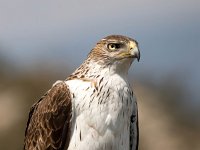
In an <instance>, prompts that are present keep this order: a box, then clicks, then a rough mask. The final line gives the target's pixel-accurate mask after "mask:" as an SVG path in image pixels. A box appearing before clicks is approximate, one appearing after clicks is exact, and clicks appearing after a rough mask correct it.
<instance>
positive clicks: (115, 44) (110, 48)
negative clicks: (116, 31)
mask: <svg viewBox="0 0 200 150" xmlns="http://www.w3.org/2000/svg"><path fill="white" fill-rule="evenodd" d="M120 47H121V44H117V43H110V44H108V49H109V50H112V51H113V50H117V49H119V48H120Z"/></svg>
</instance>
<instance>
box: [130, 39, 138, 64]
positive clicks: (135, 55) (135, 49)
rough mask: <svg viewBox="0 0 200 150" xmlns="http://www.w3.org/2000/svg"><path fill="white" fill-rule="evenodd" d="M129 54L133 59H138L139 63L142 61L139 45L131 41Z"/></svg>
mask: <svg viewBox="0 0 200 150" xmlns="http://www.w3.org/2000/svg"><path fill="white" fill-rule="evenodd" d="M129 53H130V54H131V56H132V57H133V58H137V60H138V62H139V60H140V50H139V48H138V45H137V43H136V42H134V41H130V43H129Z"/></svg>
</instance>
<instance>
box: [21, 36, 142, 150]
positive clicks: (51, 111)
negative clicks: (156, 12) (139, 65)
mask: <svg viewBox="0 0 200 150" xmlns="http://www.w3.org/2000/svg"><path fill="white" fill-rule="evenodd" d="M135 59H137V60H138V61H139V59H140V51H139V48H138V43H137V42H136V41H135V40H134V39H131V38H129V37H126V36H121V35H110V36H107V37H105V38H103V39H101V40H100V41H99V42H98V43H97V44H96V46H95V47H94V48H93V49H92V50H91V52H90V53H89V55H88V57H87V59H86V60H85V61H84V62H83V64H82V65H81V66H80V67H79V68H78V69H76V70H75V71H74V73H72V74H71V75H70V76H69V77H68V78H67V79H66V80H64V81H57V82H56V83H55V84H53V86H52V88H51V89H50V90H49V91H48V92H47V93H46V94H45V95H44V96H42V97H41V99H40V100H39V101H38V102H36V103H35V104H34V105H33V106H32V107H31V109H30V113H29V118H28V122H27V127H26V131H25V140H24V149H25V150H137V149H138V114H137V103H136V98H135V96H134V94H133V91H132V88H131V87H130V85H129V83H128V80H127V74H128V70H129V67H130V65H131V64H132V62H133V60H135Z"/></svg>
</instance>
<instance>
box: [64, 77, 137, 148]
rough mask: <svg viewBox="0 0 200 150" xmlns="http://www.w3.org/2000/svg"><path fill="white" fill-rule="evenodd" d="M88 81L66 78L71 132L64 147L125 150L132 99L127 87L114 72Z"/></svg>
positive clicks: (127, 145)
mask: <svg viewBox="0 0 200 150" xmlns="http://www.w3.org/2000/svg"><path fill="white" fill-rule="evenodd" d="M92 81H93V82H90V81H83V80H69V81H66V84H67V85H68V86H69V88H70V91H71V92H72V93H73V99H72V105H73V129H72V130H73V131H72V135H71V141H70V144H69V147H68V150H83V149H87V150H94V149H95V150H96V149H99V150H100V149H101V150H112V149H113V150H122V149H123V150H126V149H127V150H128V149H129V122H130V116H131V112H132V111H133V110H132V109H133V107H132V106H133V105H132V103H133V100H134V99H133V96H132V93H131V92H132V91H131V89H130V88H129V86H128V85H127V83H126V81H125V80H124V79H122V78H121V77H120V76H118V75H113V76H112V77H110V76H109V80H108V78H106V77H105V76H104V78H103V79H102V77H101V76H100V77H98V78H96V79H95V80H92ZM95 84H96V86H95ZM97 87H98V88H97Z"/></svg>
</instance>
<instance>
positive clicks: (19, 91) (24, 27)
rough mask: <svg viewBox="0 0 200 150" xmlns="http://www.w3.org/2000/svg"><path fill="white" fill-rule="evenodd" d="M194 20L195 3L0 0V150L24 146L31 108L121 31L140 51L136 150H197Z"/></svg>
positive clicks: (198, 71)
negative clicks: (105, 39)
mask: <svg viewBox="0 0 200 150" xmlns="http://www.w3.org/2000/svg"><path fill="white" fill-rule="evenodd" d="M199 15H200V1H198V0H190V1H188V0H167V1H166V0H140V1H135V0H123V1H119V0H109V1H107V0H101V1H100V0H96V1H94V0H84V1H77V0H68V1H67V0H56V1H55V0H42V1H41V0H40V1H39V0H34V1H27V0H0V149H1V150H20V149H22V147H23V138H24V131H25V127H26V121H27V118H28V112H29V109H30V107H31V105H32V104H33V103H34V102H36V101H37V100H38V99H39V98H40V97H41V96H42V95H43V94H44V93H45V92H46V91H47V90H48V89H49V88H51V85H52V84H53V83H54V82H55V81H56V80H58V79H60V80H61V79H65V78H66V77H67V76H68V75H69V74H70V73H72V72H73V70H74V69H76V68H77V67H78V66H79V65H80V64H81V63H82V62H83V60H84V59H85V58H86V56H87V54H88V53H89V51H90V50H91V49H92V48H93V46H94V45H95V43H96V42H97V41H98V40H100V39H101V38H103V37H105V36H107V35H110V34H122V35H126V36H130V37H132V38H135V39H136V40H137V41H138V42H139V46H140V50H141V61H140V62H139V63H137V62H135V63H134V65H133V66H132V68H131V69H130V74H129V78H130V80H131V81H132V85H133V87H134V90H135V94H136V95H137V98H138V107H139V121H140V150H161V149H162V150H191V149H192V150H199V149H200V142H199V139H200V115H199V114H200V91H199V89H200V78H199V77H200V67H199V64H200V58H199V57H200V19H199Z"/></svg>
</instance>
